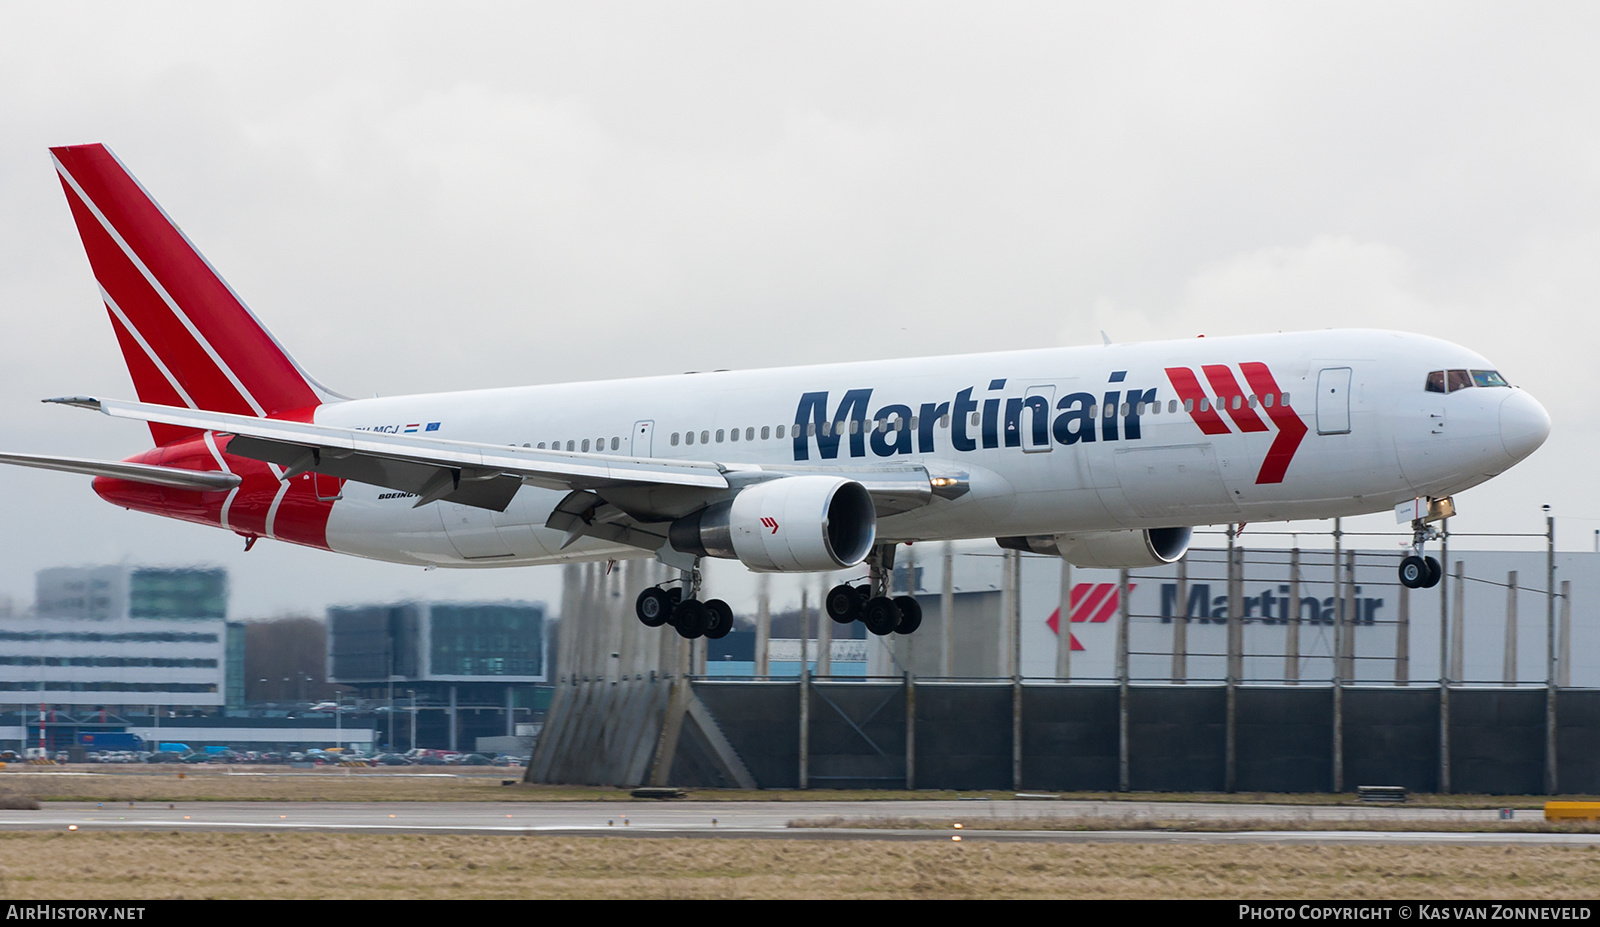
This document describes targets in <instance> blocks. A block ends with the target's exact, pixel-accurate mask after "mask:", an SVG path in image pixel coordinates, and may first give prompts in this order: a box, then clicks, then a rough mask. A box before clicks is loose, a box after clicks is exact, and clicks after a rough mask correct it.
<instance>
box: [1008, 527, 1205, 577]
mask: <svg viewBox="0 0 1600 927" xmlns="http://www.w3.org/2000/svg"><path fill="white" fill-rule="evenodd" d="M1192 535H1193V529H1190V528H1150V529H1139V528H1130V529H1128V530H1126V531H1084V532H1081V533H1078V534H1030V535H1027V536H1025V537H1014V538H995V543H997V544H999V545H1000V546H1001V547H1004V548H1006V549H1007V550H1023V551H1029V552H1031V553H1035V554H1046V555H1048V556H1051V557H1062V558H1064V559H1065V560H1066V561H1067V562H1068V563H1070V564H1072V565H1073V566H1081V567H1110V568H1113V569H1130V570H1131V569H1137V568H1139V567H1153V566H1161V565H1163V564H1167V563H1174V562H1176V561H1177V560H1178V559H1179V558H1181V557H1182V556H1183V555H1184V554H1185V553H1188V551H1189V539H1190V537H1191V536H1192Z"/></svg>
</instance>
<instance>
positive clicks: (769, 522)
mask: <svg viewBox="0 0 1600 927" xmlns="http://www.w3.org/2000/svg"><path fill="white" fill-rule="evenodd" d="M761 525H762V527H765V528H771V529H772V533H773V534H777V533H778V520H777V519H776V518H763V519H761Z"/></svg>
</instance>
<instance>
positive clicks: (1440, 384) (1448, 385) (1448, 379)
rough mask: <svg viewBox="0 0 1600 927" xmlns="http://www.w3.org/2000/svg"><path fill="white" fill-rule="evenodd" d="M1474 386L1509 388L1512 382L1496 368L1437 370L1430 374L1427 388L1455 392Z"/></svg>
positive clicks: (1442, 391) (1429, 390)
mask: <svg viewBox="0 0 1600 927" xmlns="http://www.w3.org/2000/svg"><path fill="white" fill-rule="evenodd" d="M1473 386H1504V387H1508V388H1509V387H1510V386H1511V384H1510V383H1507V382H1506V378H1505V377H1502V376H1501V375H1500V374H1499V372H1497V371H1494V370H1470V371H1469V370H1435V371H1433V372H1432V373H1430V374H1428V382H1427V386H1426V389H1427V391H1428V392H1430V393H1453V392H1455V391H1456V390H1458V389H1467V388H1469V387H1473Z"/></svg>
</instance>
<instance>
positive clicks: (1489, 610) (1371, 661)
mask: <svg viewBox="0 0 1600 927" xmlns="http://www.w3.org/2000/svg"><path fill="white" fill-rule="evenodd" d="M1396 551H1398V548H1397V549H1396ZM1396 551H1381V552H1376V551H1362V552H1358V553H1357V555H1356V567H1355V575H1354V583H1353V589H1351V588H1349V587H1346V588H1343V589H1340V590H1338V593H1340V594H1343V595H1344V596H1345V597H1346V599H1347V601H1348V602H1349V604H1348V605H1347V606H1346V607H1348V608H1350V610H1351V611H1350V614H1351V616H1352V621H1351V624H1350V628H1351V629H1352V637H1353V641H1354V652H1355V671H1354V677H1353V680H1352V681H1356V682H1370V683H1375V684H1387V683H1392V682H1393V681H1394V679H1395V659H1394V658H1395V654H1396V653H1397V652H1399V649H1400V648H1399V639H1400V631H1401V628H1402V625H1401V621H1400V619H1401V616H1402V608H1401V602H1400V598H1401V595H1402V591H1401V586H1400V585H1399V583H1398V582H1397V581H1396V577H1395V565H1396V563H1398V559H1399V554H1398V553H1397V552H1396ZM1224 559H1225V554H1224V553H1223V552H1222V551H1220V550H1202V549H1196V550H1192V551H1191V552H1190V554H1189V557H1188V576H1187V588H1186V589H1180V584H1179V581H1178V569H1177V566H1176V565H1172V566H1167V567H1161V568H1156V569H1147V570H1135V571H1133V572H1132V573H1131V575H1130V578H1129V585H1130V587H1131V591H1130V594H1129V599H1130V601H1129V603H1128V605H1129V610H1130V612H1131V613H1132V615H1133V618H1132V621H1131V622H1130V626H1129V627H1130V636H1129V644H1128V649H1129V652H1130V657H1129V670H1130V673H1131V675H1132V677H1133V678H1134V679H1135V680H1143V681H1148V682H1161V681H1167V680H1170V679H1171V676H1172V662H1173V661H1172V650H1173V642H1174V638H1175V632H1176V630H1177V625H1179V624H1183V625H1184V627H1183V631H1184V635H1183V636H1184V637H1186V639H1187V652H1188V658H1187V660H1186V661H1185V662H1186V664H1187V665H1186V672H1187V676H1188V680H1189V681H1190V682H1199V681H1204V680H1217V681H1220V680H1222V679H1223V678H1224V677H1225V675H1226V663H1225V661H1226V653H1227V621H1226V617H1227V614H1228V596H1227V593H1228V583H1227V567H1226V564H1225V562H1224ZM929 561H933V562H929ZM1457 561H1460V562H1462V563H1463V564H1464V569H1465V575H1466V577H1467V579H1466V581H1465V582H1464V583H1462V584H1461V589H1460V600H1461V606H1462V607H1461V610H1460V611H1461V615H1462V619H1461V621H1462V658H1461V679H1463V680H1465V681H1468V682H1483V683H1489V684H1497V683H1500V682H1502V681H1503V670H1504V666H1503V664H1504V654H1505V650H1506V641H1507V635H1506V614H1507V599H1508V590H1507V587H1506V582H1507V573H1508V572H1509V571H1512V570H1515V571H1517V573H1518V580H1517V585H1518V587H1519V591H1518V592H1517V593H1516V596H1515V599H1516V611H1517V621H1516V628H1515V638H1516V641H1517V659H1516V668H1515V675H1516V680H1517V681H1519V682H1523V683H1529V682H1542V681H1543V680H1544V678H1545V660H1546V655H1545V620H1546V619H1545V616H1546V600H1545V568H1546V557H1545V554H1544V552H1542V551H1455V550H1452V551H1451V552H1450V564H1449V566H1448V568H1447V578H1446V579H1445V581H1444V582H1442V583H1440V584H1439V586H1438V587H1436V588H1434V589H1411V590H1407V591H1406V592H1405V593H1404V595H1405V596H1406V598H1407V602H1406V603H1405V605H1406V607H1405V609H1404V611H1405V612H1407V613H1408V615H1407V621H1406V623H1405V625H1404V627H1405V629H1406V638H1407V641H1406V643H1407V644H1408V647H1407V649H1408V650H1409V657H1408V659H1407V667H1406V669H1407V672H1406V675H1407V676H1408V677H1409V679H1411V680H1418V681H1425V680H1433V679H1437V678H1438V677H1439V596H1440V594H1441V593H1444V594H1447V595H1448V596H1449V604H1450V608H1451V611H1452V614H1453V613H1454V612H1455V610H1456V601H1457V583H1456V580H1455V563H1456V562H1457ZM920 563H921V565H923V566H925V567H926V571H925V572H924V573H923V575H922V584H923V585H922V588H923V594H924V595H935V596H936V595H937V590H938V589H939V588H940V583H941V580H940V579H939V578H938V576H937V567H938V563H937V561H936V560H934V559H933V558H928V560H924V561H920ZM998 563H999V560H998V558H996V557H993V556H984V557H979V556H972V557H959V558H957V567H956V575H955V577H954V579H955V584H956V587H957V589H962V590H972V591H980V590H998V588H999V570H998ZM1333 572H1334V571H1333V567H1332V555H1331V551H1327V550H1321V551H1314V550H1303V551H1302V552H1301V568H1300V583H1299V589H1298V590H1295V589H1294V587H1293V584H1292V583H1291V577H1290V568H1289V552H1288V551H1281V550H1249V551H1248V552H1247V553H1246V567H1245V577H1244V584H1243V590H1242V591H1243V600H1242V602H1241V603H1240V604H1241V613H1242V616H1243V647H1244V653H1245V656H1246V659H1245V666H1244V672H1245V678H1246V680H1247V681H1251V682H1259V683H1271V682H1277V681H1280V680H1282V679H1284V677H1285V666H1284V655H1285V652H1286V650H1287V647H1288V644H1289V641H1290V637H1291V635H1290V634H1289V629H1290V627H1291V626H1294V627H1296V630H1297V634H1296V635H1295V636H1296V637H1298V653H1299V656H1300V660H1299V678H1300V680H1301V681H1302V682H1308V683H1309V682H1315V681H1318V680H1329V679H1331V678H1332V675H1333V664H1332V660H1331V655H1332V653H1333V648H1334V641H1335V619H1336V615H1337V614H1338V609H1339V603H1338V602H1337V601H1336V598H1335V596H1336V590H1335V583H1334V576H1333ZM1060 577H1061V574H1060V561H1059V560H1057V559H1055V558H1049V557H1034V556H1026V557H1024V558H1023V560H1022V602H1021V608H1022V614H1023V632H1022V633H1023V640H1022V652H1023V667H1022V670H1023V674H1024V675H1025V676H1029V677H1050V676H1052V675H1054V673H1055V663H1056V640H1057V631H1058V629H1059V625H1060V616H1059V609H1058V602H1059V597H1060V582H1061V578H1060ZM1117 580H1118V574H1117V571H1115V570H1100V569H1086V568H1076V567H1075V568H1073V570H1072V583H1073V588H1072V591H1071V596H1070V600H1069V601H1070V609H1069V615H1070V618H1071V621H1070V625H1071V634H1072V637H1071V640H1072V645H1073V646H1072V650H1073V652H1072V657H1071V670H1072V676H1073V678H1074V679H1075V680H1082V681H1088V680H1092V679H1103V680H1111V679H1113V678H1115V675H1116V663H1115V658H1116V633H1117V632H1116V629H1117V623H1118V620H1119V615H1120V612H1121V608H1120V606H1121V601H1120V596H1119V589H1118V585H1117ZM1563 581H1569V582H1570V583H1571V595H1572V603H1571V615H1572V620H1571V622H1570V628H1571V630H1570V635H1571V638H1570V640H1569V641H1567V642H1566V643H1565V644H1561V643H1558V647H1559V648H1561V649H1562V650H1565V651H1568V652H1570V653H1571V654H1572V659H1571V666H1570V670H1569V678H1570V684H1571V685H1573V686H1580V687H1584V686H1588V687H1600V622H1595V621H1593V620H1590V612H1591V610H1592V609H1593V608H1594V604H1595V603H1600V555H1596V554H1592V553H1577V552H1560V553H1558V554H1557V555H1556V590H1557V591H1558V592H1559V591H1560V588H1561V583H1562V582H1563ZM1296 591H1298V596H1296V595H1294V593H1295V592H1296ZM1556 606H1557V607H1556V613H1557V617H1558V623H1559V616H1560V614H1561V611H1562V609H1561V602H1560V600H1559V598H1558V599H1557V602H1556ZM1181 618H1186V619H1188V620H1187V621H1186V622H1181V621H1179V619H1181ZM1452 623H1454V619H1452ZM1561 633H1562V632H1561V631H1560V630H1559V628H1558V638H1559V635H1560V634H1561ZM1453 678H1454V677H1453Z"/></svg>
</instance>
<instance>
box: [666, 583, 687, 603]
mask: <svg viewBox="0 0 1600 927" xmlns="http://www.w3.org/2000/svg"><path fill="white" fill-rule="evenodd" d="M667 595H670V596H672V607H673V608H677V607H678V603H679V602H682V601H683V588H682V587H681V586H680V587H675V588H672V589H668V590H667Z"/></svg>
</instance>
